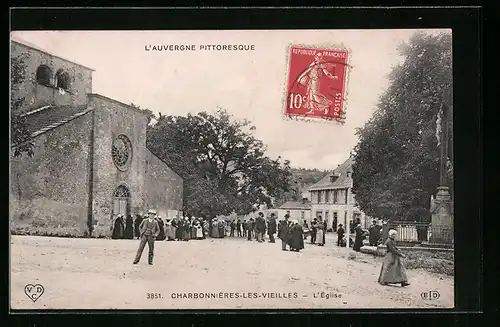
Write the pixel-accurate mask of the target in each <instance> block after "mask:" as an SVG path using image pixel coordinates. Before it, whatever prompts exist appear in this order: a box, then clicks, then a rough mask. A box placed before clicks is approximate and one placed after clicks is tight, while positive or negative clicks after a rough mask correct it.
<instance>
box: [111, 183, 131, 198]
mask: <svg viewBox="0 0 500 327" xmlns="http://www.w3.org/2000/svg"><path fill="white" fill-rule="evenodd" d="M113 196H114V197H116V198H128V197H130V191H129V190H128V188H127V187H126V186H125V185H120V186H118V187H117V188H116V190H115V192H114V193H113Z"/></svg>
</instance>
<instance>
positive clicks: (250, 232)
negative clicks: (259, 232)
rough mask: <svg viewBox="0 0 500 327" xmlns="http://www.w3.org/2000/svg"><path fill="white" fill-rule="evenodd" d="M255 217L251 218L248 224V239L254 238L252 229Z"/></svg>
mask: <svg viewBox="0 0 500 327" xmlns="http://www.w3.org/2000/svg"><path fill="white" fill-rule="evenodd" d="M252 226H253V218H250V221H249V222H248V224H247V234H248V240H249V241H251V240H252V229H253V227H252Z"/></svg>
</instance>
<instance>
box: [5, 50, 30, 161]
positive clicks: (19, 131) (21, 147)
mask: <svg viewBox="0 0 500 327" xmlns="http://www.w3.org/2000/svg"><path fill="white" fill-rule="evenodd" d="M27 59H28V54H26V53H23V54H21V55H18V56H16V57H12V58H11V72H10V81H11V89H10V101H11V127H10V128H11V146H12V149H13V155H14V157H20V156H22V155H23V153H25V154H27V155H28V156H29V157H31V156H33V154H34V152H33V148H34V146H35V145H34V143H33V138H32V136H31V132H30V130H29V128H28V125H27V123H26V118H25V117H24V116H22V115H21V114H20V113H19V109H20V107H21V106H22V104H23V102H24V97H22V96H19V95H20V93H21V92H20V91H21V90H20V87H21V85H22V83H23V82H24V80H25V78H26V60H27Z"/></svg>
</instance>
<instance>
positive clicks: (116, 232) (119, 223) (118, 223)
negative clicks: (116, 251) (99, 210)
mask: <svg viewBox="0 0 500 327" xmlns="http://www.w3.org/2000/svg"><path fill="white" fill-rule="evenodd" d="M123 225H124V223H123V215H119V216H118V217H117V218H116V220H115V224H114V228H113V234H111V238H112V239H114V240H118V239H122V238H123V232H124V229H125V228H124V226H123Z"/></svg>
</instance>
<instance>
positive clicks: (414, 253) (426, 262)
mask: <svg viewBox="0 0 500 327" xmlns="http://www.w3.org/2000/svg"><path fill="white" fill-rule="evenodd" d="M402 252H403V253H404V254H405V255H406V258H404V259H403V262H404V264H405V267H406V268H407V269H424V270H426V271H429V272H433V273H439V274H444V275H448V276H454V274H455V261H454V257H455V256H454V253H453V252H449V251H418V250H406V251H404V250H403V251H402Z"/></svg>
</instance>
